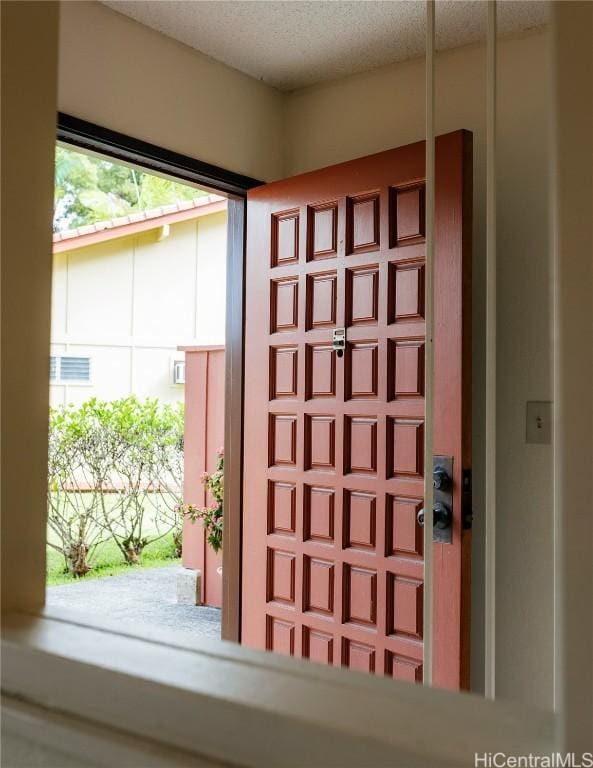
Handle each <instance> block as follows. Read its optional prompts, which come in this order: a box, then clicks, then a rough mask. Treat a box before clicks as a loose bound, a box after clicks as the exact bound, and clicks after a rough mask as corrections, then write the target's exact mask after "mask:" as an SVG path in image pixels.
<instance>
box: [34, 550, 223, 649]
mask: <svg viewBox="0 0 593 768" xmlns="http://www.w3.org/2000/svg"><path fill="white" fill-rule="evenodd" d="M180 570H182V568H181V566H180V565H168V566H165V567H164V568H139V569H138V570H132V569H130V573H124V574H123V575H121V576H106V577H105V578H103V579H89V580H88V581H85V580H84V579H81V580H80V581H77V582H74V583H72V584H61V585H60V586H58V587H48V590H47V604H48V606H51V607H60V608H71V609H73V610H77V611H84V613H92V614H93V616H105V617H106V618H110V619H114V620H116V621H120V622H121V623H122V624H123V623H126V624H133V625H134V626H135V627H136V628H138V625H140V624H144V625H147V626H149V627H153V628H155V629H178V630H183V631H185V632H191V633H192V634H193V635H197V636H200V637H215V638H220V609H219V608H209V607H206V606H196V605H180V604H178V603H177V602H176V579H177V574H178V572H179V571H180Z"/></svg>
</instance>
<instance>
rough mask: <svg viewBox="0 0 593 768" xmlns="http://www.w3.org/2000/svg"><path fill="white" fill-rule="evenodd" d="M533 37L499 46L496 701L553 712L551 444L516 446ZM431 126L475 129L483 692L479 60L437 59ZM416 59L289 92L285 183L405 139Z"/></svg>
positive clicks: (542, 342) (479, 676)
mask: <svg viewBox="0 0 593 768" xmlns="http://www.w3.org/2000/svg"><path fill="white" fill-rule="evenodd" d="M548 53H549V52H548V44H547V36H546V33H545V31H539V32H535V33H531V34H527V35H524V36H522V37H519V38H516V39H511V40H505V41H501V42H500V46H499V72H498V75H499V93H498V120H499V124H498V142H499V144H498V148H499V157H498V205H499V207H498V264H499V268H498V275H497V280H498V318H499V319H498V360H497V364H498V384H497V386H498V420H497V432H498V442H499V451H498V456H497V472H498V488H497V493H498V528H497V537H498V560H497V622H498V623H497V694H498V695H500V696H502V697H509V698H514V699H521V700H524V701H528V702H531V703H536V704H538V705H541V706H548V707H551V706H552V669H553V639H552V638H553V603H552V591H553V570H552V560H553V540H552V535H553V525H552V449H551V447H550V446H541V445H526V444H525V403H526V401H527V400H551V399H552V391H551V389H552V388H551V348H552V347H551V335H550V317H551V296H550V279H551V278H550V264H549V242H548V234H549V229H548V228H549V223H548V222H549V219H548V195H549V188H548V157H549V146H548V132H547V125H548V104H549V99H550V96H551V93H550V87H549V79H548V78H549V74H548V72H549V69H548ZM436 72H437V90H436V93H437V103H436V110H437V114H436V129H437V132H438V133H446V132H448V131H453V130H456V129H459V128H466V129H469V130H471V131H473V134H474V258H473V350H472V353H473V393H474V401H473V448H474V451H473V473H474V549H473V562H472V570H473V573H472V589H473V593H472V633H473V635H472V670H473V674H472V685H473V687H474V688H475V689H477V690H480V689H482V687H483V654H484V638H483V620H484V600H483V590H484V547H483V541H484V383H485V375H484V364H485V350H484V343H485V341H484V338H485V336H484V296H485V293H484V279H485V273H484V267H485V221H484V215H485V207H484V204H485V85H486V83H485V51H484V47H483V46H471V47H467V48H462V49H458V50H455V51H448V52H445V53H442V54H440V55H438V57H437V66H436ZM424 114H425V113H424V61H423V60H416V61H411V62H407V63H403V64H397V65H394V66H390V67H383V68H380V69H377V70H374V71H372V72H368V73H364V74H360V75H354V76H352V77H348V78H345V79H343V80H338V81H335V82H331V83H326V84H321V85H318V86H313V87H311V88H307V89H304V90H301V91H298V92H295V93H293V94H290V95H289V97H288V99H287V101H286V109H285V122H284V126H285V132H286V134H287V153H288V154H287V174H288V175H292V174H295V173H302V172H304V171H308V170H312V169H315V168H320V167H323V166H326V165H331V164H333V163H338V162H342V161H344V160H349V159H351V158H354V157H360V156H363V155H366V154H371V153H373V152H379V151H381V150H384V149H388V148H390V147H395V146H399V145H403V144H406V143H409V142H413V141H417V140H418V139H421V138H422V137H423V135H424V130H425V128H424Z"/></svg>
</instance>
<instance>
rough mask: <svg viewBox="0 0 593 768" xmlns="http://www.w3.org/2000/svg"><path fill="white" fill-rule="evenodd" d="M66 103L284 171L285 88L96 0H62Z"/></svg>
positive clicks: (127, 128)
mask: <svg viewBox="0 0 593 768" xmlns="http://www.w3.org/2000/svg"><path fill="white" fill-rule="evenodd" d="M58 93H59V97H58V98H59V108H60V110H61V111H63V112H67V113H69V114H71V115H74V116H76V117H81V118H84V119H85V120H90V121H91V122H95V123H99V124H100V125H105V126H108V127H109V128H111V129H112V130H115V131H121V132H122V133H127V134H129V135H130V136H134V137H135V138H138V139H144V140H145V141H149V142H152V143H153V144H158V145H161V146H163V147H166V148H167V149H171V150H175V151H177V152H182V153H184V154H187V155H190V156H195V157H199V158H200V159H201V160H204V161H206V162H209V163H214V164H215V165H219V166H221V167H222V168H228V169H230V170H233V171H236V172H238V173H243V174H247V175H248V176H253V177H255V178H261V179H265V180H268V179H272V178H277V177H279V176H282V138H281V132H280V120H281V107H282V96H281V94H279V93H278V92H277V91H276V90H274V89H273V88H269V87H268V86H266V85H264V84H263V83H260V82H258V81H257V80H254V79H253V78H251V77H248V76H247V75H243V74H241V73H239V72H237V71H236V70H233V69H230V68H229V67H225V66H223V65H222V64H218V63H217V62H215V61H213V60H212V59H209V58H207V57H206V56H202V55H201V54H199V53H196V52H195V51H193V50H192V49H190V48H188V47H187V46H185V45H182V44H181V43H177V42H174V41H173V40H171V39H170V38H167V37H164V36H163V35H161V34H159V33H158V32H155V31H153V30H151V29H148V28H147V27H143V26H142V25H140V24H137V23H136V22H134V21H132V20H131V19H129V18H127V17H126V16H122V15H121V14H119V13H117V12H116V11H112V10H111V9H109V8H106V7H105V6H102V5H100V4H99V3H96V2H88V0H83V1H82V2H80V1H79V0H76V1H72V0H68V2H63V3H61V9H60V81H59V88H58Z"/></svg>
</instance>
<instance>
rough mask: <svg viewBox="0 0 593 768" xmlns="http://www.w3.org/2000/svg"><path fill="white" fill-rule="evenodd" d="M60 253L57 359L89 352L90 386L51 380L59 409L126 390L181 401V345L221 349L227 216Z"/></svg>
mask: <svg viewBox="0 0 593 768" xmlns="http://www.w3.org/2000/svg"><path fill="white" fill-rule="evenodd" d="M159 231H160V230H159V229H158V228H157V229H154V230H149V231H147V232H143V233H141V234H138V235H133V236H128V237H121V238H116V239H113V240H109V241H107V242H104V243H97V244H95V245H91V246H87V247H84V248H78V249H75V250H72V251H64V252H62V253H57V254H55V256H54V271H53V288H52V344H51V353H52V354H56V355H58V354H63V353H64V354H72V355H81V356H87V355H88V356H90V358H91V381H90V383H79V384H78V383H75V384H67V385H63V384H53V385H51V386H50V402H51V403H52V405H57V404H66V403H80V402H83V401H84V400H87V399H88V398H89V397H99V398H102V399H114V398H118V397H123V396H125V395H128V394H132V393H133V394H136V395H138V396H139V397H158V398H159V399H161V400H162V401H163V402H176V401H182V400H183V397H184V387H183V385H179V384H173V383H172V363H173V360H179V359H181V360H182V359H183V353H182V352H179V351H177V347H178V346H195V345H198V344H223V343H224V328H225V270H226V211H222V212H219V213H214V214H210V215H208V216H202V217H200V218H197V219H194V220H191V221H184V222H180V223H178V224H171V227H170V233H169V236H168V237H167V238H165V239H163V240H160V241H159V240H158V234H159Z"/></svg>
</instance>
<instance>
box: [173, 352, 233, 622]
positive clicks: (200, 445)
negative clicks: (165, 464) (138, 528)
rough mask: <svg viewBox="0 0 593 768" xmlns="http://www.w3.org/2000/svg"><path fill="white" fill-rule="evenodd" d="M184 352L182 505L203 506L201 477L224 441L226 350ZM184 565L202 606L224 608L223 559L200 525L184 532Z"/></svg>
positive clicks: (188, 525)
mask: <svg viewBox="0 0 593 768" xmlns="http://www.w3.org/2000/svg"><path fill="white" fill-rule="evenodd" d="M181 349H182V350H183V351H184V352H185V465H184V478H185V479H184V487H183V500H184V502H185V503H186V504H194V505H197V506H205V505H206V503H207V502H208V500H207V499H206V494H205V492H204V487H203V485H202V481H201V479H200V478H201V475H202V473H203V472H212V471H213V470H214V469H215V468H216V459H217V451H218V449H219V448H220V447H221V446H222V445H223V440H224V347H182V348H181ZM182 562H183V565H184V567H185V568H196V569H199V570H200V571H201V572H202V586H201V590H202V592H201V600H202V603H204V604H205V605H211V606H215V607H218V608H220V607H221V606H222V553H218V554H214V552H213V551H212V549H211V548H210V547H209V546H208V544H207V542H206V537H205V535H204V528H203V527H202V524H201V523H200V522H197V523H191V522H188V521H186V522H185V523H184V528H183V560H182Z"/></svg>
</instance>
